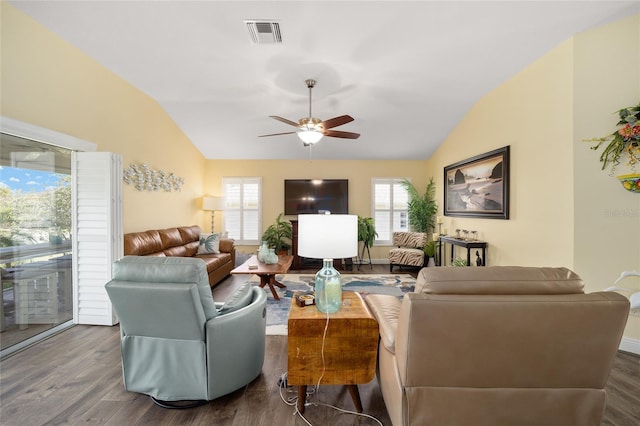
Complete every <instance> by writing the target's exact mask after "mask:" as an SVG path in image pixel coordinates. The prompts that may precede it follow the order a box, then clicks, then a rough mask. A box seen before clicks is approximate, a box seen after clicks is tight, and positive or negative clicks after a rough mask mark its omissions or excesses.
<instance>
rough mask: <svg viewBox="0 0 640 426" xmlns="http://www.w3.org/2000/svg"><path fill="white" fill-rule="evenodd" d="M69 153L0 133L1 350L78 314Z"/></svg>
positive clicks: (59, 148) (54, 147)
mask: <svg viewBox="0 0 640 426" xmlns="http://www.w3.org/2000/svg"><path fill="white" fill-rule="evenodd" d="M71 218H72V209H71V150H69V149H66V148H61V147H59V146H54V145H49V144H46V143H42V142H37V141H35V140H31V139H27V138H23V137H18V136H15V135H11V134H6V133H0V272H1V276H2V292H1V293H0V301H1V302H2V303H1V306H0V309H1V312H0V332H1V337H2V338H1V339H0V342H1V343H0V349H1V350H2V352H5V351H6V350H7V349H10V348H11V347H13V346H15V345H20V344H21V343H22V342H25V341H28V340H29V339H32V338H33V337H34V336H37V335H40V334H42V333H46V332H47V331H48V330H51V329H53V328H56V327H59V326H60V325H62V324H65V323H68V324H69V325H71V320H72V319H73V279H72V250H71V238H72V235H71V229H72V226H71V224H72V222H71Z"/></svg>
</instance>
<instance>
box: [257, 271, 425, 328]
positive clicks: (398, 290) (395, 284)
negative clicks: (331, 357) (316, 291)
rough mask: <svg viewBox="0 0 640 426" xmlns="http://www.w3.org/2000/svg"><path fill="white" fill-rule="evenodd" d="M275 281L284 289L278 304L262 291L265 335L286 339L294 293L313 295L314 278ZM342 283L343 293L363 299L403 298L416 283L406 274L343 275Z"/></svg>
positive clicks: (293, 276) (288, 276) (282, 277)
mask: <svg viewBox="0 0 640 426" xmlns="http://www.w3.org/2000/svg"><path fill="white" fill-rule="evenodd" d="M276 279H277V280H278V281H280V282H281V283H283V284H284V285H286V286H287V288H278V287H276V290H277V292H278V296H280V300H275V299H274V298H273V295H272V294H271V290H269V288H268V287H265V288H264V290H265V291H266V293H267V335H280V336H286V335H287V318H288V317H289V308H290V307H291V298H292V297H293V294H294V293H296V292H301V291H313V281H314V275H312V274H308V275H307V274H304V275H303V274H286V275H277V276H276ZM249 281H251V282H252V283H254V284H257V283H259V282H260V279H259V278H258V277H257V276H256V275H253V276H252V277H251V279H250V280H249ZM342 283H343V290H344V291H357V292H358V293H360V294H362V295H366V294H389V295H392V296H396V297H398V298H402V297H403V296H404V294H405V293H408V292H411V291H413V289H414V288H415V285H416V279H415V278H413V277H412V276H411V275H409V274H383V275H380V274H375V275H374V274H372V275H365V274H358V275H356V274H353V275H352V274H343V275H342Z"/></svg>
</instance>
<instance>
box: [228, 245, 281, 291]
mask: <svg viewBox="0 0 640 426" xmlns="http://www.w3.org/2000/svg"><path fill="white" fill-rule="evenodd" d="M291 262H293V256H291V255H288V254H287V255H282V256H278V263H274V264H272V265H267V264H266V263H261V262H258V257H257V256H256V255H253V256H251V257H250V258H249V259H248V260H247V261H245V262H244V263H243V264H242V265H240V266H238V267H237V268H235V269H234V270H233V271H231V273H232V274H251V275H254V274H255V275H257V276H259V277H260V287H264V286H265V285H268V286H269V288H270V289H271V294H273V298H274V299H276V300H280V297H278V293H276V289H275V287H274V286H278V287H280V288H286V286H285V285H284V284H282V283H281V282H279V281H276V275H277V274H286V273H287V271H288V270H289V268H290V267H291ZM249 265H257V266H258V267H257V268H256V269H249Z"/></svg>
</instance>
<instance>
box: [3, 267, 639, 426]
mask: <svg viewBox="0 0 640 426" xmlns="http://www.w3.org/2000/svg"><path fill="white" fill-rule="evenodd" d="M291 272H293V273H297V272H296V271H291ZM299 272H300V273H309V271H299ZM353 272H355V273H358V271H353ZM387 272H388V267H383V266H379V265H374V268H373V270H369V268H368V267H367V268H366V269H364V270H362V271H360V272H359V273H378V274H379V273H387ZM394 272H408V271H394ZM240 282H241V281H240V279H239V278H238V277H230V278H229V279H227V280H225V282H224V283H221V285H219V286H217V287H216V289H215V290H214V297H216V300H221V299H223V298H224V297H225V295H226V294H228V293H229V292H231V291H232V288H234V287H235V286H237V285H239V283H240ZM266 342H267V343H266V344H267V348H266V357H265V363H264V367H263V369H262V373H261V374H260V376H259V377H258V378H257V379H255V380H254V381H253V382H252V383H250V384H248V385H247V386H245V387H244V388H242V389H239V390H237V391H236V392H233V393H231V394H229V395H226V396H224V397H221V398H219V399H217V400H215V401H212V402H210V403H208V404H206V405H204V406H202V407H198V408H195V409H189V410H166V409H162V408H159V407H157V406H155V405H154V404H153V403H152V402H151V400H150V399H149V398H148V397H147V396H145V395H140V394H135V393H131V392H126V391H125V390H124V387H123V384H122V372H121V367H120V351H119V328H118V327H117V326H115V327H102V326H75V327H73V328H71V329H69V330H67V331H64V332H62V333H60V334H58V335H56V336H53V337H51V338H49V339H47V340H45V341H43V342H40V343H38V344H36V345H34V346H31V347H30V348H27V349H26V350H24V351H22V352H20V353H18V354H16V355H14V356H12V357H9V358H7V359H5V360H3V361H2V362H1V363H0V424H2V425H43V424H54V425H58V424H73V425H75V424H89V425H97V424H106V425H138V424H153V425H182V424H189V425H198V424H208V425H231V426H245V425H251V426H261V425H265V426H266V425H269V426H276V425H278V426H279V425H305V423H304V421H303V420H302V419H300V418H299V417H297V416H293V407H290V406H288V405H286V404H285V403H284V402H283V401H282V400H281V398H280V395H279V392H278V385H277V380H278V378H279V377H280V375H281V374H282V373H283V372H284V371H285V370H286V365H287V342H286V336H267V340H266ZM359 388H360V395H361V398H362V404H363V407H364V411H365V413H367V414H370V415H373V416H375V417H377V418H378V419H379V420H380V421H382V423H383V424H384V425H390V421H389V417H388V415H387V412H386V409H385V408H384V402H383V400H382V396H381V394H380V390H379V387H378V385H377V382H376V381H375V380H374V381H372V382H371V383H368V384H366V385H362V386H360V387H359ZM607 392H608V400H607V408H606V411H605V415H604V419H603V422H602V425H616V426H637V425H638V424H640V357H638V356H635V355H632V354H628V353H624V352H619V353H618V355H617V357H616V360H615V363H614V366H613V370H612V372H611V376H610V378H609V381H608V382H607ZM291 395H293V394H285V398H286V397H287V396H291ZM311 401H312V402H323V403H328V404H332V405H336V406H339V407H342V408H345V409H352V402H351V398H350V396H349V393H348V391H347V390H346V389H345V388H343V387H341V386H323V387H321V390H320V393H319V394H318V395H315V396H313V397H312V398H311ZM305 416H306V417H307V419H308V420H309V421H310V422H311V424H313V425H373V424H375V423H374V422H373V421H371V420H369V419H363V418H358V417H354V416H351V415H347V414H340V413H339V412H337V411H334V410H332V409H330V408H327V407H323V406H311V407H307V410H306V412H305Z"/></svg>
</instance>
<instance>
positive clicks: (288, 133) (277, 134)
mask: <svg viewBox="0 0 640 426" xmlns="http://www.w3.org/2000/svg"><path fill="white" fill-rule="evenodd" d="M295 133H298V132H285V133H271V134H270V135H259V136H258V137H259V138H264V137H266V136H280V135H293V134H295Z"/></svg>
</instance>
